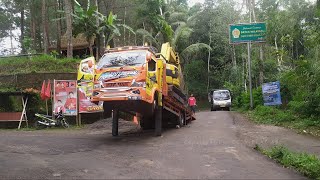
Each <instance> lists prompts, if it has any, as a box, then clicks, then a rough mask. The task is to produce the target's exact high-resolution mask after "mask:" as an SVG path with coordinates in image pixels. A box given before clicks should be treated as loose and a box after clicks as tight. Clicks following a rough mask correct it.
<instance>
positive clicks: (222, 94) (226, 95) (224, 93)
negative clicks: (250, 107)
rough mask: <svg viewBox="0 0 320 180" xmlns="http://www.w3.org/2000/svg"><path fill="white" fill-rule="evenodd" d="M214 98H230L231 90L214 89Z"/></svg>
mask: <svg viewBox="0 0 320 180" xmlns="http://www.w3.org/2000/svg"><path fill="white" fill-rule="evenodd" d="M213 99H214V100H228V99H230V93H229V91H214V92H213Z"/></svg>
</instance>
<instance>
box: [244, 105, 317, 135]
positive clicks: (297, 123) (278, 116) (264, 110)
mask: <svg viewBox="0 0 320 180" xmlns="http://www.w3.org/2000/svg"><path fill="white" fill-rule="evenodd" d="M239 111H241V110H239ZM241 112H242V113H246V114H247V115H248V117H249V118H250V120H252V121H254V122H255V123H258V124H269V125H276V126H282V127H286V128H290V129H294V130H297V131H298V132H299V133H306V134H311V135H313V136H320V123H319V120H318V119H317V117H303V116H301V115H298V114H295V113H294V112H292V111H290V110H284V109H279V108H277V107H270V106H258V107H256V108H255V109H254V110H252V111H243V110H242V111H241Z"/></svg>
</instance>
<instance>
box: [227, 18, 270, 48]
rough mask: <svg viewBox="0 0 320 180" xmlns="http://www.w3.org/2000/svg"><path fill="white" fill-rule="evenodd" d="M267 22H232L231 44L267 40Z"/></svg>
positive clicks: (230, 30) (230, 28) (230, 31)
mask: <svg viewBox="0 0 320 180" xmlns="http://www.w3.org/2000/svg"><path fill="white" fill-rule="evenodd" d="M266 34H267V28H266V23H250V24H231V25H230V27H229V36H230V38H229V39H230V44H239V43H247V42H265V41H266Z"/></svg>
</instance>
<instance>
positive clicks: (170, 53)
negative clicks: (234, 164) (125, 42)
mask: <svg viewBox="0 0 320 180" xmlns="http://www.w3.org/2000/svg"><path fill="white" fill-rule="evenodd" d="M78 72H79V73H78V82H88V83H89V85H87V86H91V88H88V89H92V91H90V92H89V93H91V101H92V102H95V103H97V104H98V102H103V109H104V112H105V114H110V115H111V117H112V135H113V136H118V128H119V127H118V124H119V113H120V112H121V113H128V114H131V115H133V116H135V117H137V119H138V120H139V124H140V126H141V127H142V128H143V129H154V131H155V135H156V136H160V135H161V133H162V127H165V126H168V125H174V126H176V127H182V126H184V125H186V124H187V123H189V122H190V121H193V120H195V116H194V115H193V113H192V111H191V109H190V108H189V107H188V103H187V102H188V99H187V96H186V94H185V91H184V81H183V75H182V69H181V62H180V58H179V56H178V53H176V52H175V51H174V49H173V47H171V46H170V44H169V43H164V44H162V46H161V51H160V52H158V51H157V50H156V49H155V48H154V47H152V46H147V45H144V46H125V47H117V48H110V47H107V48H106V50H105V53H104V55H103V56H102V57H101V58H100V60H99V62H98V63H95V61H94V58H93V57H90V58H87V59H85V60H82V61H81V63H80V65H79V71H78Z"/></svg>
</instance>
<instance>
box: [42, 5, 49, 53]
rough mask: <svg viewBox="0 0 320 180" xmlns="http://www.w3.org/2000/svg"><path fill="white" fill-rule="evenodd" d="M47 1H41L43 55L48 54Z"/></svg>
mask: <svg viewBox="0 0 320 180" xmlns="http://www.w3.org/2000/svg"><path fill="white" fill-rule="evenodd" d="M46 1H47V0H42V9H41V12H42V13H41V15H42V26H43V48H44V49H43V52H44V53H45V54H48V53H49V34H48V16H47V14H48V12H47V5H46Z"/></svg>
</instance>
